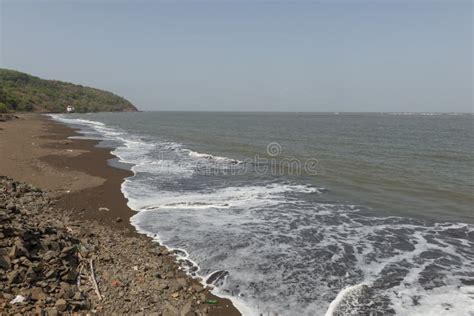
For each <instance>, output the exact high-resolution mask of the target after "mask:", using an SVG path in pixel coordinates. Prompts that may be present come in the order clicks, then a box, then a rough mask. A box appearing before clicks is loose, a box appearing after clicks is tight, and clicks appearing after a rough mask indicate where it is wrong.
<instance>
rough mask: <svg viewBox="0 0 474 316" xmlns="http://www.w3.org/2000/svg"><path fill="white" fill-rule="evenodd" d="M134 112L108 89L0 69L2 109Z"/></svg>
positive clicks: (0, 102) (134, 109) (123, 100)
mask: <svg viewBox="0 0 474 316" xmlns="http://www.w3.org/2000/svg"><path fill="white" fill-rule="evenodd" d="M67 106H73V107H74V108H75V109H76V112H115V111H136V110H137V109H136V108H135V106H133V104H131V103H130V102H129V101H127V100H126V99H124V98H122V97H119V96H117V95H115V94H113V93H111V92H108V91H103V90H99V89H94V88H89V87H84V86H81V85H76V84H72V83H68V82H62V81H56V80H45V79H41V78H38V77H34V76H31V75H28V74H26V73H22V72H19V71H14V70H9V69H1V68H0V113H1V112H17V111H19V112H32V111H33V112H56V113H57V112H65V111H66V107H67Z"/></svg>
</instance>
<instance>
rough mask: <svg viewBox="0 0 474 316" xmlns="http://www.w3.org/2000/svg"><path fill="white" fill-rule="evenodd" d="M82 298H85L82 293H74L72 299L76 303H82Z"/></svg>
mask: <svg viewBox="0 0 474 316" xmlns="http://www.w3.org/2000/svg"><path fill="white" fill-rule="evenodd" d="M82 298H83V296H82V293H81V292H79V291H78V292H76V293H74V296H73V297H72V299H73V300H75V301H80V300H82Z"/></svg>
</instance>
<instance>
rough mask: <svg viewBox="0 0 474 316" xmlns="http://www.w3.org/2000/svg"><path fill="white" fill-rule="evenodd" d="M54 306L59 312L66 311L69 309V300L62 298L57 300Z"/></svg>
mask: <svg viewBox="0 0 474 316" xmlns="http://www.w3.org/2000/svg"><path fill="white" fill-rule="evenodd" d="M54 306H55V307H56V309H57V310H58V311H59V312H64V311H65V310H66V309H67V302H66V301H65V300H63V299H62V298H61V299H59V300H57V301H56V303H55V304H54Z"/></svg>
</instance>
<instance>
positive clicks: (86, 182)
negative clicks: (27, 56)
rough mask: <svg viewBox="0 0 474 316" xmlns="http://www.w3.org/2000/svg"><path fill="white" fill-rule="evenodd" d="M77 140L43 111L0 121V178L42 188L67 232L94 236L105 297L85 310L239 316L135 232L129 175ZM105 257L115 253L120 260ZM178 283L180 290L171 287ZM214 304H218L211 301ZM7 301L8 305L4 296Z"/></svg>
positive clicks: (106, 151) (101, 151)
mask: <svg viewBox="0 0 474 316" xmlns="http://www.w3.org/2000/svg"><path fill="white" fill-rule="evenodd" d="M73 135H77V133H76V132H75V131H74V130H72V129H71V128H69V127H67V126H65V125H62V124H59V123H56V122H54V121H52V120H51V119H49V118H48V117H47V116H44V115H40V114H22V115H19V118H18V119H14V120H10V121H6V122H0V153H1V154H0V175H2V176H7V177H10V178H12V179H14V180H16V181H20V182H25V183H28V184H30V185H32V186H34V187H38V188H40V189H41V190H43V191H45V192H46V194H48V196H49V197H50V198H51V199H52V200H53V201H54V203H53V204H54V207H53V208H52V210H49V211H48V213H47V215H48V216H49V217H51V216H52V217H54V216H55V215H57V219H58V220H60V221H63V222H64V223H71V224H70V227H77V230H76V229H75V228H73V229H70V231H71V233H72V234H77V237H78V238H89V239H88V240H90V238H91V237H90V236H91V235H94V236H96V237H95V238H93V243H95V244H96V245H95V248H96V252H97V255H96V261H97V262H98V265H97V267H96V269H97V274H99V275H101V278H100V279H101V281H100V282H99V288H100V290H101V291H102V294H103V296H104V297H106V298H105V299H104V300H102V301H97V299H96V298H94V297H93V294H91V297H90V302H91V306H89V307H88V309H90V310H92V311H97V312H103V313H108V312H118V313H120V312H122V313H124V312H125V313H132V312H133V313H137V312H145V313H157V314H163V315H165V314H166V315H173V314H180V315H188V316H189V315H207V314H209V315H240V313H239V312H238V311H237V310H236V309H235V308H234V307H233V305H232V303H231V302H230V301H229V300H226V299H221V298H218V297H215V296H214V295H212V294H211V293H210V292H209V291H208V290H207V289H205V288H202V287H200V284H198V282H197V281H195V280H192V279H190V278H189V277H187V276H186V275H185V274H184V273H183V272H182V271H179V269H178V266H177V264H176V263H175V262H174V261H175V259H174V257H173V256H172V255H171V254H169V253H168V251H167V250H166V249H165V248H164V247H162V246H159V245H158V244H157V243H156V242H152V241H151V239H150V238H148V237H146V236H144V235H141V234H138V233H136V231H135V228H134V227H133V226H132V225H131V224H130V221H129V219H130V217H131V216H132V215H133V214H134V212H133V211H132V210H131V209H130V208H128V206H127V204H126V199H125V198H124V197H123V195H122V193H121V191H120V185H121V183H122V181H123V179H124V178H126V177H127V176H130V175H131V172H130V171H127V170H122V169H118V168H114V167H111V166H110V165H109V164H108V163H107V161H108V160H109V159H111V158H114V156H113V155H112V154H111V153H110V151H109V149H104V148H97V147H95V145H96V144H97V142H96V141H92V140H80V139H72V140H71V139H68V137H69V136H73ZM45 214H46V213H45ZM121 245H123V247H121ZM151 252H152V253H154V254H156V253H158V256H159V259H156V258H154V257H153V256H150V255H148V254H149V253H151ZM103 256H106V258H109V257H112V258H114V256H116V258H115V259H116V260H112V261H111V260H105V259H104V257H103ZM102 259H103V260H102ZM134 270H136V271H140V272H141V273H142V274H141V275H140V278H137V277H136V276H134V275H130V271H134ZM111 275H121V278H122V279H128V280H127V282H123V283H126V284H127V288H122V289H121V290H120V291H118V290H117V289H114V288H113V287H112V286H110V281H111V280H112V276H111ZM157 275H158V276H159V277H158V278H157V277H156V276H157ZM137 280H139V281H137ZM176 280H178V283H179V284H181V285H179V286H174V284H175V283H176ZM138 293H139V295H138V296H137V294H138ZM137 300H138V301H137ZM209 300H211V301H212V300H216V301H217V303H211V304H209V303H206V302H209ZM117 301H120V302H121V303H120V304H117ZM3 304H7V305H8V302H7V299H6V296H5V297H4V299H3ZM7 305H4V307H5V308H6V306H7ZM38 308H42V307H41V306H40V307H38ZM53 308H54V307H53Z"/></svg>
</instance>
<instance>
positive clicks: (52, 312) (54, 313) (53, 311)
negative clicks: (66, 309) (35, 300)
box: [46, 307, 58, 316]
mask: <svg viewBox="0 0 474 316" xmlns="http://www.w3.org/2000/svg"><path fill="white" fill-rule="evenodd" d="M46 314H47V315H48V316H57V315H58V310H57V309H56V308H55V307H50V308H46Z"/></svg>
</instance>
